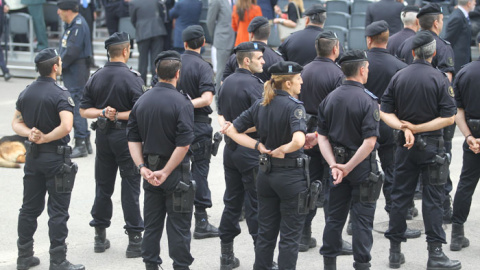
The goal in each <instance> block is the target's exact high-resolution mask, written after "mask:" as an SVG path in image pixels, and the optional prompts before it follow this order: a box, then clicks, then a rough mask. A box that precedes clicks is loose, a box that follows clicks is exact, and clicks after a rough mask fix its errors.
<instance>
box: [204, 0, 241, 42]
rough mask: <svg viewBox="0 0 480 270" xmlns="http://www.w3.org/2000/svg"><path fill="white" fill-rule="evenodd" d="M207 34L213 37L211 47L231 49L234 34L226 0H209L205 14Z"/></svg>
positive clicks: (229, 9) (230, 11)
mask: <svg viewBox="0 0 480 270" xmlns="http://www.w3.org/2000/svg"><path fill="white" fill-rule="evenodd" d="M207 27H208V32H209V33H210V35H211V36H212V37H213V46H215V48H218V49H226V50H229V49H232V48H233V42H234V38H235V33H234V32H233V29H232V8H231V6H230V3H228V0H211V1H210V4H209V7H208V14H207Z"/></svg>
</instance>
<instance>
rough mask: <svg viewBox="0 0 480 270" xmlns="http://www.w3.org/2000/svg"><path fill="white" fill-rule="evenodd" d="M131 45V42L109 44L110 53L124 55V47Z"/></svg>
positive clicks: (112, 55)
mask: <svg viewBox="0 0 480 270" xmlns="http://www.w3.org/2000/svg"><path fill="white" fill-rule="evenodd" d="M128 47H130V42H125V43H120V44H115V45H110V46H108V50H107V51H108V55H109V56H110V57H118V56H121V55H122V52H123V49H125V48H128Z"/></svg>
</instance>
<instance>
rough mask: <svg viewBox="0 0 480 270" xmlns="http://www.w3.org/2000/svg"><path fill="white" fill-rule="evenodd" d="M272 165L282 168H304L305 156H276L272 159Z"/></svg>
mask: <svg viewBox="0 0 480 270" xmlns="http://www.w3.org/2000/svg"><path fill="white" fill-rule="evenodd" d="M270 162H271V163H272V167H281V168H303V167H304V166H305V159H304V158H303V157H299V158H274V157H272V158H271V159H270Z"/></svg>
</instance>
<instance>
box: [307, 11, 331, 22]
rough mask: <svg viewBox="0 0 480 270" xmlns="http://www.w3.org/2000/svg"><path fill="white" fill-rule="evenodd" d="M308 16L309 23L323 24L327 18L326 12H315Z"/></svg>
mask: <svg viewBox="0 0 480 270" xmlns="http://www.w3.org/2000/svg"><path fill="white" fill-rule="evenodd" d="M308 17H309V18H310V22H311V23H313V24H321V25H323V24H324V23H325V21H326V20H327V13H326V12H322V13H316V14H313V15H310V16H308Z"/></svg>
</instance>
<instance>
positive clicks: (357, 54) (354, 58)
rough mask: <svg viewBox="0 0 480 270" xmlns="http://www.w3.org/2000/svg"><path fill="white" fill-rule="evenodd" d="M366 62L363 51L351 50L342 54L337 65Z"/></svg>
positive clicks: (365, 55)
mask: <svg viewBox="0 0 480 270" xmlns="http://www.w3.org/2000/svg"><path fill="white" fill-rule="evenodd" d="M363 61H368V59H367V54H366V53H365V52H364V51H360V50H352V51H348V52H346V53H344V54H343V55H342V58H340V60H338V64H339V65H341V64H343V63H351V62H363Z"/></svg>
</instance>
